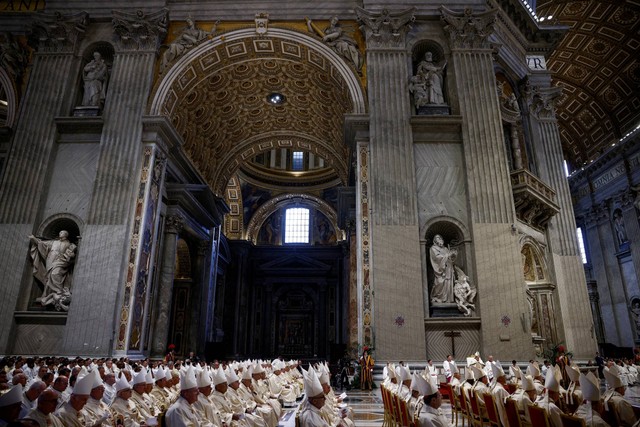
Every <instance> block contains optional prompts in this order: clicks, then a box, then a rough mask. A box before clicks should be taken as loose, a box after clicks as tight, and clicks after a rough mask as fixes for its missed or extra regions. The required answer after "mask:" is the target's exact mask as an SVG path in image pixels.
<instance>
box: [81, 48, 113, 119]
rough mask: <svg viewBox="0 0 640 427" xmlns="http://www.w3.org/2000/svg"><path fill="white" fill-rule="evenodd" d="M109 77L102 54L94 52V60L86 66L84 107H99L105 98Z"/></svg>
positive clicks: (84, 74)
mask: <svg viewBox="0 0 640 427" xmlns="http://www.w3.org/2000/svg"><path fill="white" fill-rule="evenodd" d="M107 77H108V69H107V64H106V63H105V62H104V59H102V55H100V52H93V60H92V61H91V62H89V63H88V64H87V65H85V66H84V69H83V72H82V79H83V80H84V95H83V97H82V105H83V106H84V107H98V106H100V104H101V103H102V101H103V100H104V98H105V86H106V82H107Z"/></svg>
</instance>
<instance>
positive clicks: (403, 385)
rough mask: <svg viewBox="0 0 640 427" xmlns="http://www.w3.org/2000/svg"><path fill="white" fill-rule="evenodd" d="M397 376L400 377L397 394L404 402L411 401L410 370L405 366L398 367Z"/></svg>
mask: <svg viewBox="0 0 640 427" xmlns="http://www.w3.org/2000/svg"><path fill="white" fill-rule="evenodd" d="M396 376H397V377H398V388H397V389H396V394H397V395H398V397H399V398H400V399H402V400H404V401H409V397H410V396H411V390H410V389H409V387H410V386H411V374H410V373H409V370H408V369H407V368H406V367H404V366H396Z"/></svg>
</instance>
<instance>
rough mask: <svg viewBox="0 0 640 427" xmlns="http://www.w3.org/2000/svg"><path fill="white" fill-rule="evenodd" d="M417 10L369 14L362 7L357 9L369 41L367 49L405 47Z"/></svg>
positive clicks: (359, 19)
mask: <svg viewBox="0 0 640 427" xmlns="http://www.w3.org/2000/svg"><path fill="white" fill-rule="evenodd" d="M415 12H416V8H415V7H412V8H411V9H406V10H403V11H400V12H389V10H388V9H383V10H382V11H381V12H369V11H367V10H365V9H362V8H361V7H356V16H357V18H358V21H359V22H360V23H362V28H363V29H364V33H365V36H366V39H367V49H369V50H370V49H372V48H374V49H375V48H380V47H383V48H384V47H400V48H404V47H405V38H406V35H407V32H408V31H409V29H410V28H411V23H413V22H414V21H415V20H416V16H415Z"/></svg>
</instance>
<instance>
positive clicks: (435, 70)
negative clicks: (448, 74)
mask: <svg viewBox="0 0 640 427" xmlns="http://www.w3.org/2000/svg"><path fill="white" fill-rule="evenodd" d="M446 66H447V63H446V62H445V63H444V64H442V65H436V64H435V63H434V62H433V53H431V52H427V53H425V54H424V59H423V60H422V61H420V63H419V64H418V70H417V73H416V75H415V76H413V78H412V79H411V85H410V89H411V91H412V92H413V94H414V105H415V107H416V108H420V107H424V106H426V105H444V104H445V102H444V95H443V90H442V88H443V72H444V68H445V67H446ZM416 94H418V95H416Z"/></svg>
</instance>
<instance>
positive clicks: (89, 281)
mask: <svg viewBox="0 0 640 427" xmlns="http://www.w3.org/2000/svg"><path fill="white" fill-rule="evenodd" d="M126 243H127V238H126V227H125V226H121V225H87V226H86V227H85V231H84V235H83V238H82V246H81V247H80V248H79V252H78V260H77V263H76V267H75V271H74V278H73V288H72V292H73V299H72V302H71V307H70V309H69V316H68V318H67V324H66V327H65V330H64V336H63V349H64V354H69V355H75V354H86V355H94V354H95V355H100V354H107V353H109V352H111V347H112V344H111V342H112V339H113V333H114V330H115V325H114V315H115V314H116V313H115V307H118V308H119V307H120V305H121V304H120V300H119V299H118V298H117V296H118V287H119V286H120V285H121V284H122V283H124V280H122V274H123V272H124V271H125V268H124V267H123V264H124V255H123V254H124V253H125V245H126ZM118 314H119V313H118Z"/></svg>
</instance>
